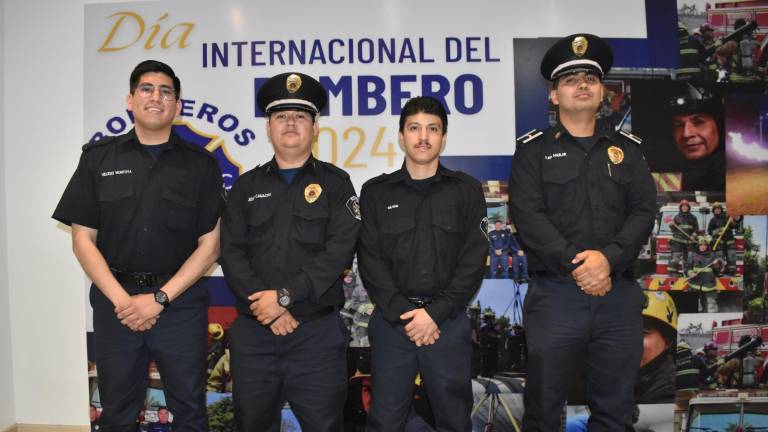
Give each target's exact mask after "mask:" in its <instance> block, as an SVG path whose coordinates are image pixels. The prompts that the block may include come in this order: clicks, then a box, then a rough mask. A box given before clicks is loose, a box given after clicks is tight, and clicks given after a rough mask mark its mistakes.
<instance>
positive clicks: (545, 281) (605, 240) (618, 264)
mask: <svg viewBox="0 0 768 432" xmlns="http://www.w3.org/2000/svg"><path fill="white" fill-rule="evenodd" d="M612 63H613V54H612V52H611V49H610V47H609V46H608V44H607V43H605V42H604V41H603V40H602V39H600V38H599V37H597V36H593V35H589V34H575V35H571V36H568V37H565V38H563V39H561V40H559V41H558V42H557V43H555V44H554V46H552V48H550V49H549V51H547V53H546V54H545V56H544V58H543V60H542V62H541V73H542V75H544V78H546V79H547V80H550V81H552V88H551V90H550V92H549V95H550V98H551V101H552V103H553V104H555V105H556V106H557V111H558V122H557V124H556V125H555V126H554V127H551V128H549V129H547V130H545V131H532V132H529V133H528V134H526V135H525V136H523V137H521V138H519V139H518V141H517V150H516V152H515V155H514V159H513V162H512V168H511V173H510V180H509V196H510V204H509V206H510V212H511V215H512V219H513V220H514V221H515V225H516V226H517V228H518V232H519V233H520V236H521V240H522V243H523V247H524V249H525V250H526V251H527V252H528V257H529V261H528V265H529V269H530V270H531V272H532V274H531V276H532V280H531V282H530V284H529V287H528V292H527V294H526V297H525V304H524V310H523V318H524V321H525V332H526V336H527V338H526V339H527V343H528V359H529V361H528V376H527V382H526V386H525V416H524V419H523V429H524V430H526V431H553V430H558V429H559V428H560V416H558V415H557V413H560V412H562V410H563V406H564V404H565V400H566V392H567V389H568V383H569V382H570V381H571V379H572V378H573V377H574V376H577V375H582V374H581V373H580V372H582V369H585V370H583V372H584V373H583V376H584V377H585V386H586V389H587V392H586V394H587V402H588V404H589V408H590V412H591V416H590V418H589V430H590V431H619V430H624V431H631V430H632V414H633V404H632V394H633V387H634V384H635V377H636V375H637V370H638V365H639V364H640V358H641V354H642V349H643V331H642V324H643V322H642V315H641V312H642V310H643V306H644V304H645V296H644V295H643V292H642V290H641V288H640V286H639V285H638V284H637V282H636V281H635V280H634V278H633V276H632V264H633V262H634V260H635V258H636V257H637V254H638V252H639V250H640V247H641V245H642V243H644V242H645V241H646V240H647V239H648V235H649V234H650V231H651V228H652V226H653V219H654V216H655V211H656V206H655V200H656V191H655V187H654V183H653V180H652V179H651V175H650V173H649V170H648V167H647V165H646V164H645V160H644V159H643V154H642V152H641V151H640V142H641V141H640V139H639V138H637V137H635V136H633V135H631V134H629V133H626V132H623V131H615V130H613V128H612V127H611V125H610V124H608V123H607V122H605V121H602V120H600V119H597V111H598V108H599V107H600V102H601V100H602V98H603V96H604V92H605V88H604V87H603V83H602V80H603V77H604V76H605V74H606V73H607V72H608V70H609V69H610V67H611V65H612Z"/></svg>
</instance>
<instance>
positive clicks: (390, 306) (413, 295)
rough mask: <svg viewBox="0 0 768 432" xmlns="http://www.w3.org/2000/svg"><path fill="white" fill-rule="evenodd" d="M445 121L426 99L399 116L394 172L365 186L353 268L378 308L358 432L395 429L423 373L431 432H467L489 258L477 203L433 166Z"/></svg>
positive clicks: (463, 183) (470, 185)
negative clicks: (472, 307)
mask: <svg viewBox="0 0 768 432" xmlns="http://www.w3.org/2000/svg"><path fill="white" fill-rule="evenodd" d="M447 130H448V115H447V113H446V110H445V107H443V105H442V104H441V103H440V102H439V101H437V100H436V99H434V98H431V97H425V96H422V97H415V98H413V99H411V100H409V101H408V102H407V103H406V104H405V106H404V107H403V109H402V112H401V113H400V133H399V134H398V136H399V143H400V148H401V149H402V150H403V152H404V153H405V162H404V163H403V166H402V168H400V169H399V170H397V171H395V172H393V173H391V174H382V175H380V176H378V177H375V178H373V179H371V180H369V181H368V182H366V183H365V185H364V186H363V189H362V191H361V193H360V207H361V211H362V214H363V226H362V230H361V233H360V242H359V248H358V264H359V268H360V273H361V275H362V277H363V285H364V286H365V288H366V289H367V290H368V294H369V296H370V297H371V300H373V302H374V303H375V304H376V309H375V310H374V311H373V315H371V318H370V321H369V323H368V339H369V341H370V344H371V376H372V379H373V405H372V407H371V411H370V413H369V415H368V424H367V428H366V430H368V431H370V432H381V431H393V432H394V431H402V430H403V428H404V427H405V422H406V418H407V416H408V411H409V407H410V405H411V400H412V396H413V391H414V377H415V376H416V374H417V373H420V374H421V379H422V381H423V386H424V388H425V389H426V392H427V396H428V398H429V402H430V405H431V407H432V411H433V412H434V414H435V422H436V428H437V430H439V431H457V432H458V431H461V432H464V431H468V430H470V429H471V428H472V426H471V423H470V411H471V409H472V383H471V377H470V373H471V361H472V345H471V341H470V324H469V320H468V318H467V314H466V309H467V305H468V304H469V301H470V299H471V298H472V297H473V296H474V295H475V292H476V291H477V289H478V288H479V287H480V283H481V282H482V279H483V273H484V271H485V260H486V257H487V253H488V219H487V217H486V207H485V197H484V195H483V189H482V187H481V185H480V183H479V182H478V181H477V180H475V179H474V178H472V177H470V176H468V175H466V174H464V173H462V172H459V171H452V170H449V169H447V168H445V167H444V166H443V165H441V164H440V153H441V152H442V150H443V149H444V148H445V144H446V141H447V138H448V137H447Z"/></svg>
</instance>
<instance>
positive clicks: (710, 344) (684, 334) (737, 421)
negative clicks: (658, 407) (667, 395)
mask: <svg viewBox="0 0 768 432" xmlns="http://www.w3.org/2000/svg"><path fill="white" fill-rule="evenodd" d="M766 335H768V325H765V324H746V323H744V322H742V320H741V319H740V315H739V314H738V313H716V314H710V313H696V314H681V315H680V316H679V317H678V343H677V352H676V354H675V362H676V368H677V379H676V390H677V393H676V396H675V419H674V422H675V423H674V424H675V430H686V431H715V430H717V431H745V432H746V431H761V430H765V427H764V426H765V425H768V390H766V381H768V373H766V366H767V365H768V349H766V345H765V343H764V340H763V337H764V336H766Z"/></svg>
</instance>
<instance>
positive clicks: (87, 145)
mask: <svg viewBox="0 0 768 432" xmlns="http://www.w3.org/2000/svg"><path fill="white" fill-rule="evenodd" d="M115 138H116V137H114V136H105V137H102V138H101V139H100V140H96V141H90V142H87V143H85V144H83V151H88V150H90V149H92V148H96V147H99V146H103V145H105V144H108V143H111V142H112V141H114V140H115Z"/></svg>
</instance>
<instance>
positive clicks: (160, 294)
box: [155, 290, 171, 308]
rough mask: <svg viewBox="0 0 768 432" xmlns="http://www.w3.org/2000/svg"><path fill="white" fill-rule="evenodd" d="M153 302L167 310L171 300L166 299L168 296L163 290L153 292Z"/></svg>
mask: <svg viewBox="0 0 768 432" xmlns="http://www.w3.org/2000/svg"><path fill="white" fill-rule="evenodd" d="M155 301H156V302H158V303H159V304H160V305H162V306H163V307H164V308H167V307H168V306H170V305H171V299H169V298H168V294H166V293H165V291H163V290H157V291H156V292H155Z"/></svg>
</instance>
